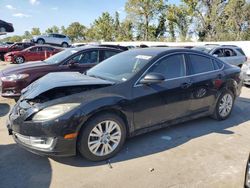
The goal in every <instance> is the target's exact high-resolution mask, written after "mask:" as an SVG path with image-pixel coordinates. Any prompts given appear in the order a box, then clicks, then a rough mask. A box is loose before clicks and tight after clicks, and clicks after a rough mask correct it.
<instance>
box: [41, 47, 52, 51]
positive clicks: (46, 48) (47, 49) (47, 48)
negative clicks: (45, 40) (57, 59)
mask: <svg viewBox="0 0 250 188" xmlns="http://www.w3.org/2000/svg"><path fill="white" fill-rule="evenodd" d="M42 48H43V49H42V50H43V51H47V52H51V51H53V48H50V47H42Z"/></svg>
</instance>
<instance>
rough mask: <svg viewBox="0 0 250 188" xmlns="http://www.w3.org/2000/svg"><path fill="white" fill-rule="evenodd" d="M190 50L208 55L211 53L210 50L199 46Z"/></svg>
mask: <svg viewBox="0 0 250 188" xmlns="http://www.w3.org/2000/svg"><path fill="white" fill-rule="evenodd" d="M192 49H193V50H198V51H201V52H206V53H209V52H210V51H211V48H205V47H201V46H197V47H193V48H192Z"/></svg>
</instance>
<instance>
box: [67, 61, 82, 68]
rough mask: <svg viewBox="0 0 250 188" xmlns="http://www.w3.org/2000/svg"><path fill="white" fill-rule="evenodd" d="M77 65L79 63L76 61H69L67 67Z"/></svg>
mask: <svg viewBox="0 0 250 188" xmlns="http://www.w3.org/2000/svg"><path fill="white" fill-rule="evenodd" d="M78 64H79V63H78V62H77V61H75V60H71V61H69V64H68V66H69V67H77V66H78Z"/></svg>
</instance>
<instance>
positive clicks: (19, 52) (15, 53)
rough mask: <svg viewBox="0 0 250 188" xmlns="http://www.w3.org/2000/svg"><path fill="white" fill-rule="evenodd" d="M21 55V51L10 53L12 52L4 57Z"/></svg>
mask: <svg viewBox="0 0 250 188" xmlns="http://www.w3.org/2000/svg"><path fill="white" fill-rule="evenodd" d="M18 54H21V51H12V52H8V53H6V54H5V56H9V55H18Z"/></svg>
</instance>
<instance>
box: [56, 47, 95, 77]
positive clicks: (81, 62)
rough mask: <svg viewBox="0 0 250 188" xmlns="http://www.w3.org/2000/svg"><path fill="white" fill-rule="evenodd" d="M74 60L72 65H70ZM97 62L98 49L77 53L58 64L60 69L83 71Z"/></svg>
mask: <svg viewBox="0 0 250 188" xmlns="http://www.w3.org/2000/svg"><path fill="white" fill-rule="evenodd" d="M72 62H74V64H73V65H70V64H71V63H72ZM98 63H99V50H88V51H85V52H82V53H79V54H77V55H75V56H74V57H72V58H71V59H69V60H68V61H66V62H65V63H63V65H60V71H73V72H81V73H83V72H85V71H86V70H88V69H90V68H92V67H93V66H95V65H96V64H98Z"/></svg>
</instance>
